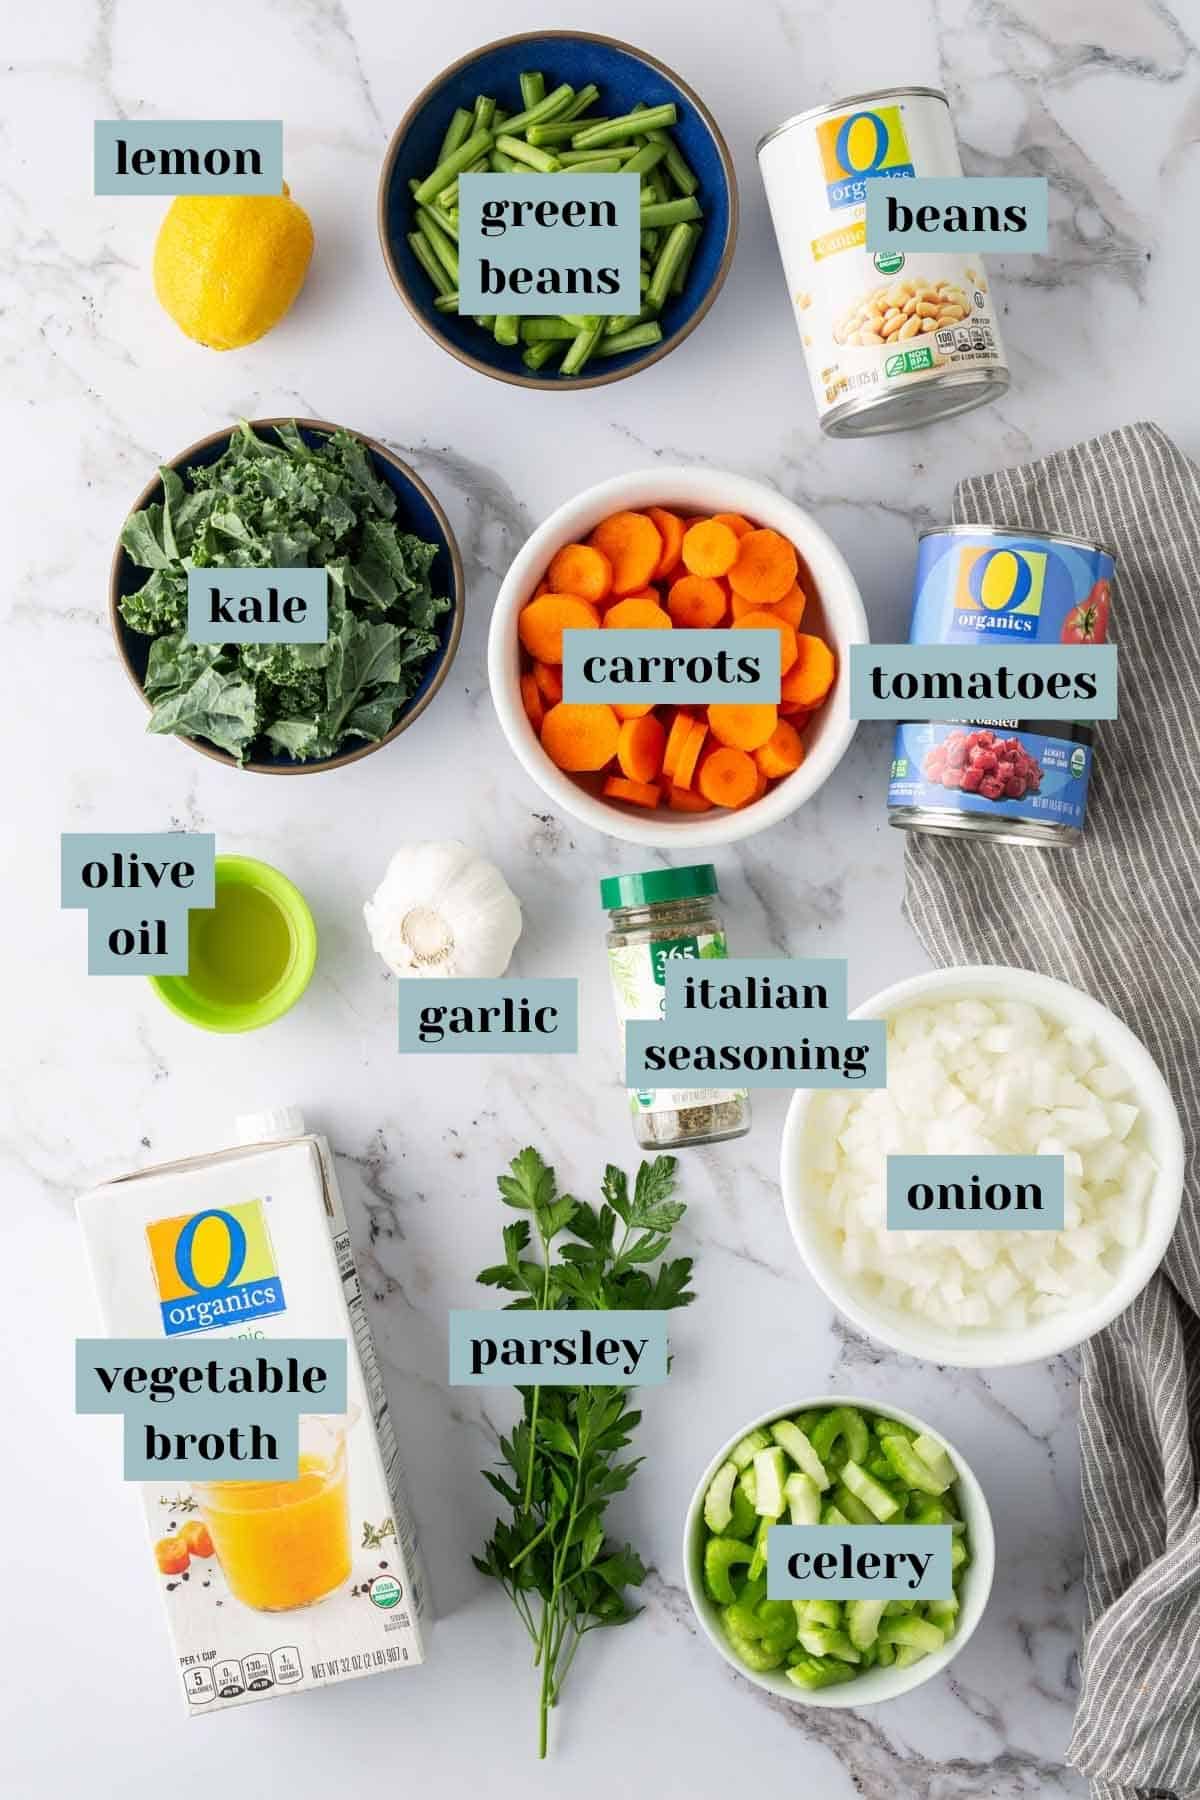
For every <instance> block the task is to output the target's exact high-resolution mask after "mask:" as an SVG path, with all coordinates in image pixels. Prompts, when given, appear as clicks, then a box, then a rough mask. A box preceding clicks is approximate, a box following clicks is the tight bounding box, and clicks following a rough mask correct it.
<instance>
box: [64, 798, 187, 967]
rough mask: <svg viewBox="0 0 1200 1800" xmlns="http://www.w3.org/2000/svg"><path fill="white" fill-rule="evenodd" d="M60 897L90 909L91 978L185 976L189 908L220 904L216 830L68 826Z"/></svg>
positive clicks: (65, 905)
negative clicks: (101, 828) (72, 827)
mask: <svg viewBox="0 0 1200 1800" xmlns="http://www.w3.org/2000/svg"><path fill="white" fill-rule="evenodd" d="M59 856H60V882H61V894H60V901H61V904H62V905H63V906H64V907H86V909H87V914H88V974H89V975H186V973H187V966H188V913H189V912H190V911H191V909H192V908H193V907H197V908H207V907H212V906H214V905H215V904H216V878H215V874H214V863H215V857H216V837H215V834H214V833H213V832H211V831H186V832H185V831H138V832H120V831H116V832H114V831H64V832H63V833H62V838H61V844H60V851H59Z"/></svg>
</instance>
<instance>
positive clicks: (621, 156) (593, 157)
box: [557, 144, 637, 175]
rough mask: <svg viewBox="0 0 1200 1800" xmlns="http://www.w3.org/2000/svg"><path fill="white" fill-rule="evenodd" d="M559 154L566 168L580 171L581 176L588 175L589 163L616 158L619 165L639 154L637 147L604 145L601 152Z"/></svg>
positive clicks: (565, 151)
mask: <svg viewBox="0 0 1200 1800" xmlns="http://www.w3.org/2000/svg"><path fill="white" fill-rule="evenodd" d="M557 154H558V160H559V162H560V163H562V164H564V166H566V167H567V168H572V169H578V170H579V171H580V173H581V174H583V175H586V174H587V165H588V164H589V163H593V162H600V161H602V160H605V159H607V158H609V157H616V159H617V161H618V162H619V163H623V162H625V161H627V160H628V158H629V157H631V156H635V155H636V154H637V145H636V144H612V145H604V144H602V145H601V147H600V148H599V150H559V151H558V153H557Z"/></svg>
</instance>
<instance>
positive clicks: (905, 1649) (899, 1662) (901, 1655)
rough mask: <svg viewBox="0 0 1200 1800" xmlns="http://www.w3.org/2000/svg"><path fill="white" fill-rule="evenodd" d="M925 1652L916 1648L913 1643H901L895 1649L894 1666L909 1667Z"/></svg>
mask: <svg viewBox="0 0 1200 1800" xmlns="http://www.w3.org/2000/svg"><path fill="white" fill-rule="evenodd" d="M926 1654H927V1652H926V1651H924V1650H918V1649H917V1648H916V1646H915V1644H901V1645H900V1646H899V1648H898V1649H897V1651H896V1667H897V1668H898V1669H911V1668H912V1666H913V1664H914V1663H919V1662H920V1661H921V1659H922V1658H923V1657H924V1656H925V1655H926Z"/></svg>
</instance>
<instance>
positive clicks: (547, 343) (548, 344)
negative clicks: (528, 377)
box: [521, 338, 561, 370]
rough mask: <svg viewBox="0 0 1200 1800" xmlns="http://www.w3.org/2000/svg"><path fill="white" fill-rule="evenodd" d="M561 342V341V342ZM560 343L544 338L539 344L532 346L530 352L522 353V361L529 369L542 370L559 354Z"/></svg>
mask: <svg viewBox="0 0 1200 1800" xmlns="http://www.w3.org/2000/svg"><path fill="white" fill-rule="evenodd" d="M560 341H561V340H560ZM558 347H559V345H558V342H556V341H555V340H554V339H553V338H543V339H542V340H541V341H540V342H539V343H536V344H530V346H529V348H528V350H524V351H522V353H521V361H522V362H523V363H524V364H525V367H526V368H527V369H535V370H536V369H541V368H544V367H545V365H546V364H547V363H548V362H549V361H550V358H551V357H552V356H554V355H556V354H557V352H558Z"/></svg>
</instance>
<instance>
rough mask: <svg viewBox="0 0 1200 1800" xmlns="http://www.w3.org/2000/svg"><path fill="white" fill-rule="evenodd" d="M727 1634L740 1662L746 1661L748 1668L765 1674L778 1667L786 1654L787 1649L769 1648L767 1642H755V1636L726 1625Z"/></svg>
mask: <svg viewBox="0 0 1200 1800" xmlns="http://www.w3.org/2000/svg"><path fill="white" fill-rule="evenodd" d="M725 1636H726V1637H727V1638H728V1639H729V1643H730V1648H731V1649H732V1650H733V1653H734V1655H735V1656H736V1657H737V1658H738V1661H739V1662H744V1663H745V1665H746V1667H747V1668H748V1669H755V1670H757V1671H758V1672H759V1673H760V1674H765V1673H766V1671H767V1670H768V1669H778V1668H779V1667H780V1666H781V1665H782V1663H783V1661H784V1659H785V1657H786V1655H787V1652H786V1651H785V1650H778V1651H775V1650H769V1649H768V1648H767V1646H766V1644H759V1643H755V1641H754V1639H753V1638H747V1637H742V1636H741V1635H740V1633H738V1632H735V1631H730V1629H729V1627H728V1626H726V1627H725Z"/></svg>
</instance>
